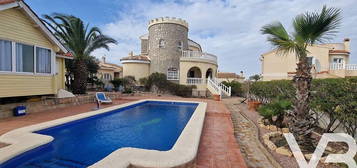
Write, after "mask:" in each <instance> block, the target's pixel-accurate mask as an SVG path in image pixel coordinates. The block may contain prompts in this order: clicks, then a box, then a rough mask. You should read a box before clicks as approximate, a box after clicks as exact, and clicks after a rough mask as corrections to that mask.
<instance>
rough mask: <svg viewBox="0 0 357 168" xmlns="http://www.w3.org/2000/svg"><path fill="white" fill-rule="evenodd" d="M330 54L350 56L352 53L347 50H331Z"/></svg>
mask: <svg viewBox="0 0 357 168" xmlns="http://www.w3.org/2000/svg"><path fill="white" fill-rule="evenodd" d="M329 53H346V54H349V53H350V52H348V51H346V50H329Z"/></svg>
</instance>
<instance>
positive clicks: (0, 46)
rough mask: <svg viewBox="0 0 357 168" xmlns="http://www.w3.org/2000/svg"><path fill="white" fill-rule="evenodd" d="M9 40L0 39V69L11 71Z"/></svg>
mask: <svg viewBox="0 0 357 168" xmlns="http://www.w3.org/2000/svg"><path fill="white" fill-rule="evenodd" d="M11 50H12V47H11V41H6V40H0V71H11V68H12V60H11V59H12V51H11Z"/></svg>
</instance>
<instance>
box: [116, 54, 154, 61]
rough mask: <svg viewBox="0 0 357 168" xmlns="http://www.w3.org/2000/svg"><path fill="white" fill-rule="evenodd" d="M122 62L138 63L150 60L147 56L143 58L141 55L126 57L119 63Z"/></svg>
mask: <svg viewBox="0 0 357 168" xmlns="http://www.w3.org/2000/svg"><path fill="white" fill-rule="evenodd" d="M124 60H140V61H150V58H149V57H148V56H143V55H135V56H128V57H124V58H122V59H120V61H124Z"/></svg>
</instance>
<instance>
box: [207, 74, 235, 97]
mask: <svg viewBox="0 0 357 168" xmlns="http://www.w3.org/2000/svg"><path fill="white" fill-rule="evenodd" d="M207 89H208V90H209V91H210V92H211V93H212V94H213V95H219V96H221V97H224V96H227V97H230V96H231V89H232V88H231V87H230V86H229V87H228V86H226V85H224V84H223V83H221V82H218V81H217V79H215V78H208V79H207Z"/></svg>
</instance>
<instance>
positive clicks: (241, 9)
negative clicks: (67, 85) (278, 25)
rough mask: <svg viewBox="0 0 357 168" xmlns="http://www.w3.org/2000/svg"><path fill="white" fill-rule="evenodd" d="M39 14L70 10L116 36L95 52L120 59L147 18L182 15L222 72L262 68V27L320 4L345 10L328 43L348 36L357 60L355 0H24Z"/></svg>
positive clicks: (134, 46)
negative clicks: (109, 47) (111, 41)
mask: <svg viewBox="0 0 357 168" xmlns="http://www.w3.org/2000/svg"><path fill="white" fill-rule="evenodd" d="M25 1H26V2H27V3H28V4H29V5H30V6H31V8H32V9H33V10H34V11H35V12H36V13H37V14H38V15H40V16H41V15H43V14H51V13H53V12H59V13H67V14H73V15H75V16H77V17H80V18H82V19H83V20H84V21H85V22H89V23H90V25H93V26H98V27H100V28H101V29H102V30H103V32H104V33H105V34H107V35H109V36H112V37H113V38H115V39H117V40H118V41H119V44H118V45H116V46H114V45H113V46H111V50H110V51H109V52H108V51H105V50H97V51H95V52H94V55H95V56H97V57H98V58H100V57H101V56H103V55H106V56H107V60H109V61H110V62H113V63H118V64H119V63H120V58H122V57H125V56H127V55H128V53H129V52H130V51H134V53H137V54H138V53H139V51H140V43H139V42H140V41H139V36H140V35H142V34H145V33H147V22H148V20H149V19H153V18H156V17H162V16H172V17H179V18H183V19H185V20H187V21H188V23H189V36H190V38H191V39H193V40H194V41H196V42H198V43H200V44H201V46H202V48H203V50H205V51H207V52H209V53H212V54H215V55H217V56H218V59H219V70H220V71H221V72H236V73H239V72H240V71H244V72H245V73H246V74H247V76H248V75H252V74H256V73H260V62H259V56H260V55H261V54H262V53H264V52H267V51H269V50H270V49H272V47H271V45H270V44H269V43H267V42H266V37H265V36H263V35H261V34H260V32H259V30H260V28H261V27H262V26H263V25H265V24H267V23H271V22H273V21H281V22H282V23H283V24H284V26H286V28H287V29H288V30H289V31H290V30H291V20H292V18H293V17H294V16H296V15H298V14H301V13H303V12H305V11H316V10H320V9H321V8H322V6H323V5H325V4H326V5H327V6H330V7H338V8H341V9H342V10H343V13H342V15H343V24H342V25H341V28H340V30H339V33H338V34H337V36H336V37H334V39H333V40H332V41H331V42H342V41H343V39H344V38H346V37H348V38H350V39H351V49H352V53H351V63H357V56H355V55H354V53H357V52H354V50H357V43H355V40H357V34H356V27H357V22H356V21H357V10H355V6H356V5H357V1H356V0H338V1H337V0H313V1H312V0H180V1H179V0H51V1H49V0H25Z"/></svg>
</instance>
